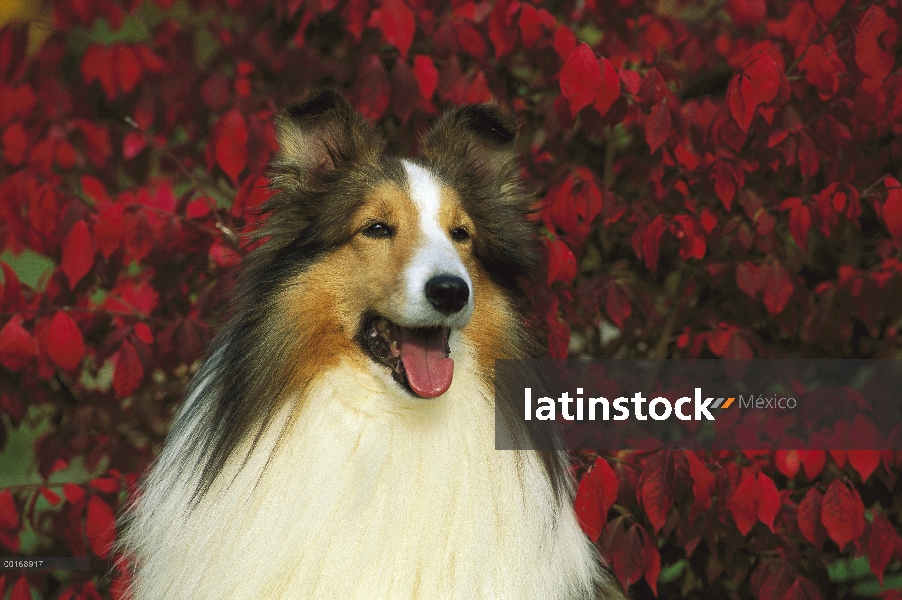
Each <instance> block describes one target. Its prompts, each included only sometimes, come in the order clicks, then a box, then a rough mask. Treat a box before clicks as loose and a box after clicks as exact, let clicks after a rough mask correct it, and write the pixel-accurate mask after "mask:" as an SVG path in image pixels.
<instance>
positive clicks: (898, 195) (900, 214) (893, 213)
mask: <svg viewBox="0 0 902 600" xmlns="http://www.w3.org/2000/svg"><path fill="white" fill-rule="evenodd" d="M883 185H884V186H886V202H884V203H883V221H884V223H886V228H887V230H889V232H890V235H892V236H893V237H894V238H896V239H899V238H902V184H900V183H899V182H898V181H897V180H896V179H895V178H893V177H889V176H887V177H884V178H883Z"/></svg>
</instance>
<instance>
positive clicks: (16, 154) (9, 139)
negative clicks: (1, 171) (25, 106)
mask: <svg viewBox="0 0 902 600" xmlns="http://www.w3.org/2000/svg"><path fill="white" fill-rule="evenodd" d="M0 143H2V144H3V158H4V159H5V160H6V162H7V163H8V164H10V165H12V166H14V167H17V166H19V165H21V164H22V161H24V160H25V151H26V150H27V149H28V134H27V133H26V132H25V128H24V127H22V124H21V123H13V124H12V125H10V126H9V127H7V128H6V130H5V131H4V132H3V138H2V139H0Z"/></svg>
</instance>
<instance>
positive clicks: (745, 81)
mask: <svg viewBox="0 0 902 600" xmlns="http://www.w3.org/2000/svg"><path fill="white" fill-rule="evenodd" d="M727 104H728V105H729V107H730V114H731V115H733V120H735V121H736V124H737V125H739V128H740V129H741V130H742V132H743V133H748V130H749V125H751V124H752V117H754V116H755V106H756V105H757V93H756V92H755V88H754V87H753V86H752V82H751V80H750V79H749V78H748V77H746V76H744V75H739V74H737V75H734V76H733V79H731V80H730V85H729V86H728V87H727Z"/></svg>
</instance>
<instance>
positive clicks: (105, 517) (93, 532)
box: [85, 496, 116, 558]
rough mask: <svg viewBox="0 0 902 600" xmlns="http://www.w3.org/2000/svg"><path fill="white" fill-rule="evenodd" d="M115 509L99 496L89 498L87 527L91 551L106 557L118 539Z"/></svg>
mask: <svg viewBox="0 0 902 600" xmlns="http://www.w3.org/2000/svg"><path fill="white" fill-rule="evenodd" d="M115 521H116V519H115V517H114V516H113V510H112V509H111V508H110V506H109V505H108V504H107V503H106V502H104V501H103V500H101V499H100V498H99V497H98V496H91V499H90V500H88V518H87V520H86V521H85V529H86V533H87V534H88V543H89V544H91V551H92V552H93V553H94V554H96V555H97V556H99V557H100V558H106V557H107V555H108V554H109V553H110V550H111V548H112V546H113V542H115V541H116V525H115Z"/></svg>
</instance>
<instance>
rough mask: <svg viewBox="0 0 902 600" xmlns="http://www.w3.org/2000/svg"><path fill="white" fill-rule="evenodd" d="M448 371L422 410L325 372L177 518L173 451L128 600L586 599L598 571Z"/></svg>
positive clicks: (521, 460) (568, 524)
mask: <svg viewBox="0 0 902 600" xmlns="http://www.w3.org/2000/svg"><path fill="white" fill-rule="evenodd" d="M458 366H459V367H463V366H465V365H458ZM455 371H456V376H455V379H454V383H453V384H452V386H451V388H450V389H449V390H448V392H447V393H446V394H445V395H444V396H442V397H441V398H440V399H438V400H434V401H424V400H416V401H412V400H407V399H404V398H402V396H401V395H400V394H399V393H397V392H393V391H391V390H390V389H389V388H387V387H386V384H385V382H384V381H383V380H382V378H380V377H374V376H373V374H372V373H366V372H360V371H355V370H352V369H350V368H349V367H340V368H338V369H336V370H333V371H331V372H329V373H328V374H327V375H325V376H323V377H322V378H321V379H320V380H319V381H318V382H317V383H316V384H315V385H314V386H313V389H312V390H311V391H310V393H309V394H308V395H307V397H306V398H304V399H303V403H304V409H303V410H302V411H299V412H297V413H295V414H296V418H294V419H293V422H288V419H289V414H290V410H289V409H290V407H289V406H286V408H285V410H283V412H282V413H281V414H280V415H279V416H278V418H276V419H275V421H274V423H273V425H272V426H271V427H270V428H269V430H268V431H267V432H266V433H265V434H264V435H263V436H262V437H261V439H260V440H259V442H258V444H257V446H256V448H255V449H254V450H253V451H252V452H250V455H249V456H250V458H249V460H248V461H247V463H246V464H244V466H243V467H240V464H237V461H233V462H232V463H229V464H227V466H226V469H225V471H224V472H223V473H222V475H221V476H220V477H219V478H218V479H217V481H216V482H215V483H214V485H213V486H212V488H211V489H210V491H209V492H208V494H207V495H206V496H205V497H204V499H203V500H202V501H201V502H200V504H199V505H198V506H197V507H196V508H194V509H193V510H192V511H190V512H188V511H187V510H186V508H185V507H186V506H187V504H188V497H189V495H190V490H191V489H192V486H193V485H194V482H193V481H190V480H188V478H187V477H185V476H184V475H183V474H180V473H178V472H174V471H175V469H174V467H173V465H174V464H176V463H174V462H172V461H173V459H174V458H175V457H176V456H177V454H178V452H179V445H180V444H179V442H178V440H170V443H169V444H168V445H167V447H166V448H165V449H164V452H163V455H162V456H161V458H160V461H159V462H158V464H157V466H156V467H155V468H154V470H153V471H152V473H151V475H150V478H149V479H148V485H147V490H146V493H145V495H144V498H143V501H142V503H141V505H140V507H139V508H138V510H137V511H136V512H135V514H134V515H133V519H134V521H133V529H132V532H131V534H130V537H129V542H127V543H128V545H129V547H130V549H131V550H132V551H136V552H137V554H138V556H139V557H140V559H141V562H142V563H143V566H142V567H141V568H140V570H139V572H138V574H137V577H136V581H135V588H134V594H135V598H137V599H139V600H146V599H157V598H160V599H163V598H166V599H179V598H186V599H187V598H191V599H195V598H230V599H232V598H233V599H245V598H247V599H250V598H272V599H282V598H286V599H287V598H317V599H333V598H334V599H339V598H341V599H347V598H366V599H407V598H411V599H413V598H417V599H428V598H442V599H448V598H461V599H464V598H466V599H473V598H491V599H507V598H510V599H518V600H529V599H536V600H538V599H542V600H549V599H554V598H561V599H563V598H568V599H569V598H589V597H591V591H590V590H592V588H593V585H594V582H595V580H596V578H597V577H598V576H599V569H598V566H597V564H596V560H595V555H594V552H595V551H594V549H593V548H592V546H591V545H590V544H589V542H588V541H587V540H586V538H585V536H584V535H583V534H582V532H581V531H580V529H579V526H578V524H577V523H576V519H575V517H574V515H573V512H572V510H571V509H570V508H569V506H566V505H565V506H561V503H560V502H559V501H558V500H557V499H556V498H555V497H554V495H553V494H552V491H551V489H550V486H549V484H548V483H547V480H546V479H545V476H544V473H543V471H542V468H541V465H540V464H539V461H538V459H537V457H536V456H535V455H533V454H531V453H517V452H513V451H497V450H495V449H494V435H495V432H494V409H493V407H492V404H491V400H490V396H489V395H488V394H487V392H486V390H485V389H484V388H483V386H482V385H481V384H480V383H479V382H478V380H477V379H476V377H475V376H472V375H470V374H469V373H468V370H467V369H465V368H463V369H461V368H457V369H456V370H455ZM387 394H388V395H387ZM239 454H240V453H239ZM565 502H566V501H565Z"/></svg>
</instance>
